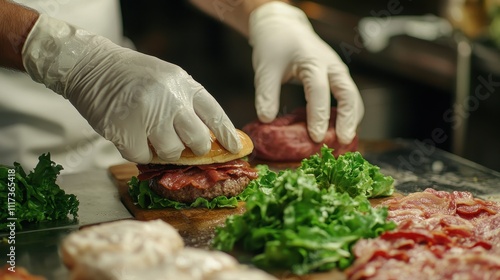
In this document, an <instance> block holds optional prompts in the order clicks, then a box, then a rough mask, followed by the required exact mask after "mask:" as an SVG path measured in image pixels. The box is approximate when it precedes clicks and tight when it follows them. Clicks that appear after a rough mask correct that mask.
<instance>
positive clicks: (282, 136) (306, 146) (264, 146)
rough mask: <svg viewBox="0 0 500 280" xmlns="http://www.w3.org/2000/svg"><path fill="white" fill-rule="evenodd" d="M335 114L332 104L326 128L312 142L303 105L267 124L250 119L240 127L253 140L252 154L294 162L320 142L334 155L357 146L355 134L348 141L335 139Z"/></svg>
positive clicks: (268, 158) (312, 151)
mask: <svg viewBox="0 0 500 280" xmlns="http://www.w3.org/2000/svg"><path fill="white" fill-rule="evenodd" d="M336 116H337V111H336V108H332V110H331V115H330V124H329V129H328V131H327V134H326V137H325V139H324V140H323V142H322V143H315V142H314V141H312V139H311V138H310V137H309V134H308V132H307V123H306V110H305V109H304V108H299V109H296V110H295V111H293V112H292V113H290V114H286V115H284V116H281V117H278V118H276V119H275V120H274V121H272V122H270V123H267V124H266V123H262V122H260V121H254V122H252V123H249V124H247V125H246V126H244V127H243V131H244V132H246V133H247V134H248V136H250V138H251V139H252V141H253V143H254V151H253V156H255V158H257V159H261V160H265V161H275V162H298V161H301V160H302V159H304V158H308V157H309V156H311V155H313V154H316V153H318V152H319V151H320V149H321V147H323V145H326V146H328V147H329V148H333V149H334V151H333V153H334V155H335V156H338V155H340V154H344V153H346V152H349V151H355V150H356V149H357V146H358V138H357V137H356V138H355V139H354V140H353V141H352V142H351V143H350V144H348V145H342V144H340V143H339V142H338V139H337V136H336V134H335V120H336Z"/></svg>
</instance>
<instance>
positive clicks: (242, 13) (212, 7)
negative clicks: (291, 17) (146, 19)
mask: <svg viewBox="0 0 500 280" xmlns="http://www.w3.org/2000/svg"><path fill="white" fill-rule="evenodd" d="M272 1H275V0H237V1H235V0H215V1H206V0H190V2H191V3H192V4H193V5H195V6H196V7H198V8H199V9H200V10H202V11H204V12H205V13H207V14H209V15H211V16H213V17H214V18H216V19H218V20H219V21H221V22H223V23H225V24H227V25H228V26H230V27H232V28H234V29H235V30H237V31H238V32H240V33H241V34H243V35H244V36H246V37H248V19H249V17H250V13H252V11H253V10H254V9H256V8H258V7H259V6H261V5H263V4H265V3H268V2H272ZM281 2H285V3H288V2H289V1H287V0H283V1H281Z"/></svg>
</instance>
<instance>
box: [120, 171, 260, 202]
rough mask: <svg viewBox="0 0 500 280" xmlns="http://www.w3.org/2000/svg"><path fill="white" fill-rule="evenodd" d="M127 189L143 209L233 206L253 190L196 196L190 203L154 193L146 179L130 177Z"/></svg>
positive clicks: (133, 199)
mask: <svg viewBox="0 0 500 280" xmlns="http://www.w3.org/2000/svg"><path fill="white" fill-rule="evenodd" d="M128 185H129V189H128V192H129V194H130V196H131V197H132V201H134V203H136V205H138V206H140V207H141V208H144V209H161V208H175V209H187V208H197V207H200V208H208V209H214V208H226V207H229V208H234V207H237V206H238V202H239V201H245V200H246V198H247V197H248V196H249V195H250V194H251V193H253V192H255V190H253V189H250V188H248V187H247V188H246V189H245V190H244V191H243V192H242V193H240V194H239V195H237V196H234V197H230V198H228V197H226V196H223V195H221V196H217V197H215V198H214V199H212V200H207V199H205V198H202V197H198V198H197V199H196V200H195V201H194V202H192V203H183V202H178V201H175V200H170V199H168V198H164V197H161V196H159V195H158V194H156V193H155V192H154V191H153V190H151V188H150V187H149V183H148V181H141V180H139V179H138V178H137V177H135V176H134V177H132V178H131V180H130V181H129V182H128Z"/></svg>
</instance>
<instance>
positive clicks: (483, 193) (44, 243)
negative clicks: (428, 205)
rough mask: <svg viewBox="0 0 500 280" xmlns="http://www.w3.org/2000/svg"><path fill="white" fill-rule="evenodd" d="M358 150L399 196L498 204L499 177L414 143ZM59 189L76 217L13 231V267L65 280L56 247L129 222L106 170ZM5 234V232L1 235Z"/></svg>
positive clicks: (63, 179) (67, 180)
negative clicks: (461, 195) (443, 195)
mask: <svg viewBox="0 0 500 280" xmlns="http://www.w3.org/2000/svg"><path fill="white" fill-rule="evenodd" d="M360 151H361V152H362V153H363V155H364V157H365V158H366V159H367V160H368V161H370V162H371V163H373V164H376V165H378V166H380V168H381V170H382V172H383V173H384V174H386V175H391V176H392V177H394V179H395V181H396V190H397V191H398V192H401V193H403V194H406V193H410V192H416V191H422V190H424V189H425V188H428V187H432V188H435V189H438V190H446V191H453V190H459V191H470V192H471V193H473V194H474V195H476V196H479V197H481V198H485V199H491V200H497V201H500V173H499V172H496V171H493V170H490V169H488V168H485V167H483V166H481V165H478V164H475V163H473V162H470V161H468V160H465V159H463V158H460V157H457V156H455V155H453V154H450V153H447V152H444V151H442V150H439V149H436V148H435V147H433V146H432V145H424V144H423V143H421V142H418V141H410V140H392V141H383V142H379V141H377V142H362V143H361V144H360ZM59 185H60V186H61V187H62V188H63V189H64V190H65V191H66V192H67V193H73V194H75V195H77V197H78V199H79V201H80V210H79V219H78V221H75V222H66V223H49V224H45V225H43V226H41V225H35V226H32V227H25V228H24V229H23V231H20V232H16V236H15V238H16V244H15V255H16V266H17V267H19V266H21V267H24V268H26V269H28V271H30V272H31V273H33V274H36V275H43V276H45V277H47V279H49V280H52V279H54V280H59V279H69V277H68V270H67V269H66V268H65V267H64V265H63V264H62V263H61V260H60V257H59V252H58V249H59V247H58V246H59V244H60V242H61V240H62V239H63V238H64V237H65V236H66V235H67V234H69V233H70V232H71V231H74V230H78V229H79V228H80V227H83V226H86V225H91V224H96V223H102V222H108V221H114V220H120V219H128V218H132V216H131V214H130V213H129V212H128V210H127V209H126V208H125V207H124V206H123V204H122V203H121V201H120V199H119V196H118V191H117V188H116V186H115V185H114V183H113V181H112V180H111V178H110V177H109V173H108V171H107V170H98V171H92V172H86V173H81V174H69V175H62V176H60V178H59ZM4 236H5V234H4ZM9 247H10V245H8V244H6V243H5V242H2V244H1V245H0V249H1V250H0V251H1V255H0V260H1V262H2V263H3V264H5V263H6V262H7V260H8V257H7V253H8V250H9Z"/></svg>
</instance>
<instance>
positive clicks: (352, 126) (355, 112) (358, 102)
mask: <svg viewBox="0 0 500 280" xmlns="http://www.w3.org/2000/svg"><path fill="white" fill-rule="evenodd" d="M337 58H338V57H337ZM328 73H329V74H328V78H329V81H330V87H331V90H332V93H333V95H334V97H335V99H337V120H336V124H335V131H336V134H337V137H338V139H339V142H340V143H341V144H349V143H351V142H352V140H353V139H354V137H355V136H356V129H357V126H358V124H359V122H360V121H361V119H362V118H363V114H364V106H363V101H362V99H361V95H360V93H359V90H358V88H357V86H356V84H355V83H354V81H353V80H352V78H351V75H350V74H349V71H348V69H347V66H346V65H345V64H344V63H343V62H342V61H340V58H338V61H337V62H336V63H334V64H332V65H331V66H330V67H329V70H328Z"/></svg>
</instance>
